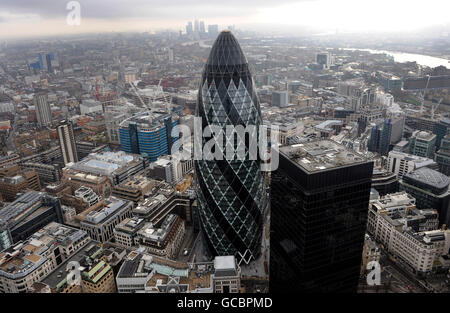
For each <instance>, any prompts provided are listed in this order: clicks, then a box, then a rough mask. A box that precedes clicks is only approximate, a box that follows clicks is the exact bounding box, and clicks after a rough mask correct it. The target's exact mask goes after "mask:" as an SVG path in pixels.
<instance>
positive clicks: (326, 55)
mask: <svg viewBox="0 0 450 313" xmlns="http://www.w3.org/2000/svg"><path fill="white" fill-rule="evenodd" d="M316 63H317V64H321V65H322V66H323V68H324V69H329V68H330V66H331V65H333V63H334V62H333V56H332V55H331V53H330V52H321V53H317V54H316Z"/></svg>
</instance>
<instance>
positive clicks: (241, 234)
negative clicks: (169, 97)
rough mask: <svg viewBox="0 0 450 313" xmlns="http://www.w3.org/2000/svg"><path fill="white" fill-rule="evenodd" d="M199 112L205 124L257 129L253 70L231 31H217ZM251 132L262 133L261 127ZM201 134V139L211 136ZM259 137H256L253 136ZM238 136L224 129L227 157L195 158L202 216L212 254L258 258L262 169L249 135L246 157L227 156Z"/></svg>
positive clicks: (259, 249)
mask: <svg viewBox="0 0 450 313" xmlns="http://www.w3.org/2000/svg"><path fill="white" fill-rule="evenodd" d="M197 116H199V117H201V119H202V128H205V127H206V126H208V125H218V126H220V127H221V128H222V129H223V132H224V134H225V133H226V126H227V125H233V126H237V125H242V126H243V127H246V126H249V125H252V126H255V127H256V129H259V126H260V124H261V110H260V107H259V101H258V98H257V95H256V91H255V88H254V82H253V79H252V75H251V73H250V71H249V66H248V62H247V59H246V57H245V56H244V54H243V52H242V49H241V47H240V45H239V43H238V42H237V40H236V38H235V37H234V36H233V34H232V33H231V32H229V31H223V32H221V33H220V34H219V36H218V37H217V39H216V41H215V43H214V45H213V47H212V49H211V52H210V55H209V58H208V60H207V62H206V65H205V69H204V71H203V74H202V78H201V84H200V88H199V92H198V102H197ZM253 135H256V137H257V136H259V133H258V131H256V132H254V133H253ZM210 138H211V137H209V138H203V140H202V145H203V147H204V146H205V143H206V142H208V141H209V140H210ZM253 138H255V137H253ZM232 140H236V139H235V138H227V137H226V136H225V135H224V140H223V145H222V146H221V149H223V150H222V151H223V155H224V157H223V159H222V160H216V159H215V160H212V161H211V160H206V159H205V157H204V156H203V159H202V160H195V172H196V184H197V195H198V202H199V216H200V221H201V224H202V229H203V232H204V237H205V238H206V241H207V243H208V246H209V249H210V251H211V252H212V253H213V254H214V255H235V256H237V257H238V258H240V257H241V256H243V255H245V259H246V260H250V259H251V258H252V257H253V258H257V256H258V255H259V254H260V251H261V235H262V226H263V225H262V224H263V210H264V205H265V180H264V173H263V172H261V170H260V164H261V161H260V160H259V158H257V159H255V158H254V157H249V141H248V140H245V158H244V159H242V158H241V159H237V158H235V159H233V160H227V158H226V157H225V154H226V153H225V151H224V150H225V146H227V142H228V144H229V145H231V146H233V147H234V149H235V151H236V150H237V145H236V144H234V145H233V144H231V143H232V142H233V141H232Z"/></svg>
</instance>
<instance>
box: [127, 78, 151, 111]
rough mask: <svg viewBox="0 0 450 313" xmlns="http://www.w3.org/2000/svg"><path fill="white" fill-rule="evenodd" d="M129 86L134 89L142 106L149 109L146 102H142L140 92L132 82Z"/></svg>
mask: <svg viewBox="0 0 450 313" xmlns="http://www.w3.org/2000/svg"><path fill="white" fill-rule="evenodd" d="M129 84H130V86H131V87H132V89H133V91H134V93H135V94H136V96H137V97H138V99H139V101H141V104H142V105H143V106H144V107H146V108H148V106H147V105H146V104H145V102H144V100H142V98H141V96H140V95H139V92H138V91H137V89H136V86H135V85H134V84H133V83H132V82H129Z"/></svg>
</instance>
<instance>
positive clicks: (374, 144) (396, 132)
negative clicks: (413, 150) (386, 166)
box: [367, 118, 404, 155]
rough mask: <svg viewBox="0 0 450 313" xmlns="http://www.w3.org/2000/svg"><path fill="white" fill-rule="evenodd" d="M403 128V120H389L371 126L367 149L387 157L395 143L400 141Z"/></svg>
mask: <svg viewBox="0 0 450 313" xmlns="http://www.w3.org/2000/svg"><path fill="white" fill-rule="evenodd" d="M403 127H404V119H403V118H393V119H391V118H389V119H387V120H384V122H383V123H382V124H381V125H380V126H379V125H375V126H372V129H371V132H370V138H369V141H368V142H367V149H368V150H369V151H372V152H378V153H379V154H381V155H387V154H388V153H389V151H390V150H392V147H393V145H394V144H395V143H397V142H399V141H400V140H401V139H402V134H403Z"/></svg>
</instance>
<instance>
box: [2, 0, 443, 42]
mask: <svg viewBox="0 0 450 313" xmlns="http://www.w3.org/2000/svg"><path fill="white" fill-rule="evenodd" d="M68 2H69V1H66V0H0V38H8V37H9V38H11V37H23V36H45V35H53V34H62V33H67V34H74V33H82V32H104V31H149V30H157V29H161V28H172V29H176V30H181V29H184V25H185V24H186V22H187V21H188V20H193V19H201V20H204V21H205V23H206V24H219V25H221V26H226V25H231V24H236V25H238V26H240V25H242V26H244V25H246V24H252V25H258V24H278V25H285V26H286V25H287V26H299V27H300V26H306V27H309V28H328V29H339V30H340V31H355V32H361V31H364V32H365V31H407V30H409V31H411V30H413V31H414V30H416V29H420V28H423V27H428V26H435V25H444V24H446V25H448V24H449V20H450V14H449V13H448V12H450V1H448V0H427V1H423V0H220V1H218V0H209V1H205V0H78V2H79V3H80V7H81V24H80V25H79V26H69V25H67V22H66V17H67V14H68V13H69V10H67V9H66V5H67V3H68Z"/></svg>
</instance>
